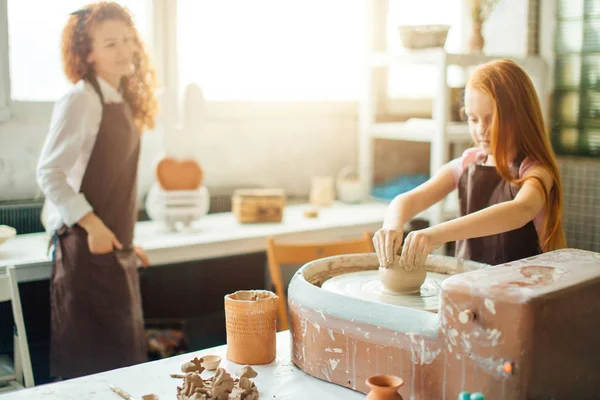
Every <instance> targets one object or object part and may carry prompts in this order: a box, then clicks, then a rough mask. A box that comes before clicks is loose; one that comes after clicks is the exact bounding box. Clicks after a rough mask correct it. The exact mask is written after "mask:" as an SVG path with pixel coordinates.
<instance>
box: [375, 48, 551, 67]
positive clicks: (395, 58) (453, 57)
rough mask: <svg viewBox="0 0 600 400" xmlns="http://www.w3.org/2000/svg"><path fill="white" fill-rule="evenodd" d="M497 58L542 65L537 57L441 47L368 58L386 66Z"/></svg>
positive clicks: (480, 61) (465, 63) (474, 63)
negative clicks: (457, 50) (454, 51)
mask: <svg viewBox="0 0 600 400" xmlns="http://www.w3.org/2000/svg"><path fill="white" fill-rule="evenodd" d="M499 58H508V59H511V60H513V61H515V62H516V63H518V64H521V65H525V64H531V66H532V67H533V68H536V69H537V68H540V67H543V60H541V59H539V58H537V57H514V56H510V55H504V54H497V55H486V54H467V53H465V54H460V53H447V52H446V51H445V50H444V49H442V48H436V49H424V50H404V51H402V52H395V53H373V54H372V56H371V60H370V65H371V67H387V66H390V65H392V64H395V63H414V64H436V65H439V64H440V63H441V64H444V65H446V66H448V65H458V66H461V67H470V66H477V65H479V64H483V63H486V62H489V61H494V60H498V59H499Z"/></svg>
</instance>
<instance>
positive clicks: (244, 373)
mask: <svg viewBox="0 0 600 400" xmlns="http://www.w3.org/2000/svg"><path fill="white" fill-rule="evenodd" d="M235 374H236V375H237V376H239V377H240V378H256V377H257V376H258V373H257V372H256V371H255V370H253V369H252V367H251V366H249V365H245V366H243V367H242V368H240V369H239V370H238V371H237V372H236V373H235Z"/></svg>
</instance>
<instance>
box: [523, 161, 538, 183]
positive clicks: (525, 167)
mask: <svg viewBox="0 0 600 400" xmlns="http://www.w3.org/2000/svg"><path fill="white" fill-rule="evenodd" d="M536 165H539V163H537V162H535V161H532V160H530V159H529V158H527V157H526V158H525V159H524V160H523V162H522V163H521V166H520V167H519V178H522V177H523V176H525V174H526V173H527V171H529V170H530V169H531V168H533V167H535V166H536Z"/></svg>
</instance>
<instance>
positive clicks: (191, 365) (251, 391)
mask: <svg viewBox="0 0 600 400" xmlns="http://www.w3.org/2000/svg"><path fill="white" fill-rule="evenodd" d="M200 363H202V359H198V358H194V359H193V360H192V361H189V362H187V363H185V364H183V365H182V366H181V369H182V370H184V369H194V371H191V372H187V373H186V374H185V375H182V374H170V376H171V377H172V378H182V379H183V385H182V386H181V387H179V386H178V387H177V400H258V388H257V387H256V385H255V384H254V382H252V381H251V380H250V379H252V378H255V377H256V376H258V373H257V372H256V371H255V370H254V369H252V367H250V366H249V365H246V366H244V367H242V368H241V369H239V370H238V371H237V372H236V375H237V376H239V378H238V379H235V380H234V379H233V378H232V377H231V375H230V374H229V373H227V371H225V369H223V368H218V369H217V372H216V374H215V375H214V376H213V377H211V378H208V379H202V377H201V376H200V374H201V373H202V371H204V368H202V367H200V366H199V365H200Z"/></svg>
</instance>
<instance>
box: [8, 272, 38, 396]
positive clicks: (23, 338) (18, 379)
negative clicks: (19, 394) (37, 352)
mask: <svg viewBox="0 0 600 400" xmlns="http://www.w3.org/2000/svg"><path fill="white" fill-rule="evenodd" d="M6 272H7V274H6V275H0V302H5V301H10V302H11V305H12V312H13V318H14V322H15V327H16V329H15V330H14V364H13V362H11V361H10V359H8V357H6V359H3V358H0V382H7V385H6V386H4V387H3V388H2V389H0V391H6V390H14V389H22V388H23V387H32V386H34V384H35V383H34V380H33V370H32V368H31V358H30V357H29V346H28V344H27V332H26V331H25V321H24V319H23V310H22V308H21V297H20V295H19V285H18V283H17V278H16V275H15V272H16V271H15V268H14V267H8V268H7V271H6ZM23 380H24V382H23Z"/></svg>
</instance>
